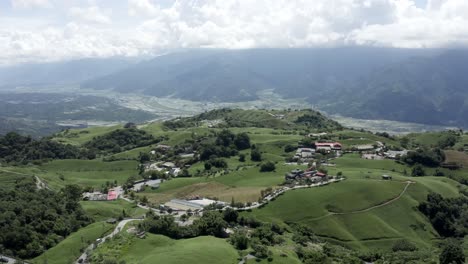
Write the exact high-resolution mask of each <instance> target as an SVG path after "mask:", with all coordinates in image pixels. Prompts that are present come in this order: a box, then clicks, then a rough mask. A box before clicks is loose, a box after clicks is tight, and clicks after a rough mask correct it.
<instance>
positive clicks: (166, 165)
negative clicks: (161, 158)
mask: <svg viewBox="0 0 468 264" xmlns="http://www.w3.org/2000/svg"><path fill="white" fill-rule="evenodd" d="M161 166H162V167H163V168H166V169H172V168H174V167H175V166H176V165H175V164H174V163H173V162H164V163H163V164H162V165H161Z"/></svg>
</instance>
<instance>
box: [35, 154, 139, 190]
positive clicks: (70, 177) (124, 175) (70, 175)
mask: <svg viewBox="0 0 468 264" xmlns="http://www.w3.org/2000/svg"><path fill="white" fill-rule="evenodd" d="M137 165H138V163H137V162H136V161H114V162H103V161H101V160H54V161H52V162H49V163H45V164H43V165H41V166H40V167H39V170H37V171H36V174H37V175H38V176H40V177H41V178H42V179H44V181H45V182H46V183H47V184H48V185H49V186H50V187H52V188H61V187H63V186H65V185H66V184H78V185H81V186H83V187H87V186H91V187H94V188H99V187H101V185H102V184H105V183H106V182H107V181H109V182H114V181H117V183H118V184H119V185H120V184H123V183H124V182H125V181H126V180H127V179H128V177H130V176H132V175H138V171H137Z"/></svg>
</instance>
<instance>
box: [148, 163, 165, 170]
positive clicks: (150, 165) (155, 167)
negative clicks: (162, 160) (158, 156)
mask: <svg viewBox="0 0 468 264" xmlns="http://www.w3.org/2000/svg"><path fill="white" fill-rule="evenodd" d="M144 166H145V171H162V170H163V168H161V167H159V166H158V164H157V163H148V164H145V165H144Z"/></svg>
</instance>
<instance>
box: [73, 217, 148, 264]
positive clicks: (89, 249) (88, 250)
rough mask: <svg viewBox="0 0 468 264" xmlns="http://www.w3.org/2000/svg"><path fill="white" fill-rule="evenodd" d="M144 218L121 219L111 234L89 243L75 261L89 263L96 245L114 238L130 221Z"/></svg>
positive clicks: (77, 263) (78, 263)
mask: <svg viewBox="0 0 468 264" xmlns="http://www.w3.org/2000/svg"><path fill="white" fill-rule="evenodd" d="M142 220H143V219H140V218H130V219H125V220H122V221H120V222H119V223H118V224H117V226H116V227H115V228H114V231H112V233H110V234H109V235H107V236H104V237H102V238H100V240H99V242H97V243H92V244H91V245H89V246H88V247H87V248H86V250H85V251H84V252H83V254H81V256H80V257H78V259H77V260H76V261H75V263H76V264H80V263H89V262H88V257H89V254H91V252H92V251H93V249H95V247H96V246H97V245H99V244H102V243H104V242H105V241H106V240H108V239H111V238H113V237H114V236H115V235H117V234H118V233H120V232H121V231H122V230H123V228H124V227H125V225H126V224H128V223H130V222H133V221H142Z"/></svg>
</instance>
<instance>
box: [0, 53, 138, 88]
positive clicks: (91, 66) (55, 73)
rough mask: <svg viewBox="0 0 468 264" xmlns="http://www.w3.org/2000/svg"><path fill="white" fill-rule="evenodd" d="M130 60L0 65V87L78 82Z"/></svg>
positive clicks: (87, 60) (101, 74)
mask: <svg viewBox="0 0 468 264" xmlns="http://www.w3.org/2000/svg"><path fill="white" fill-rule="evenodd" d="M133 63H134V60H133V59H125V58H105V59H81V60H72V61H65V62H54V63H39V64H22V65H16V66H9V67H0V86H7V87H12V86H18V85H47V84H70V83H80V82H82V81H85V80H87V79H92V78H96V77H98V76H104V75H108V74H111V73H113V72H116V71H119V70H121V69H123V68H126V67H128V66H130V65H132V64H133Z"/></svg>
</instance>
